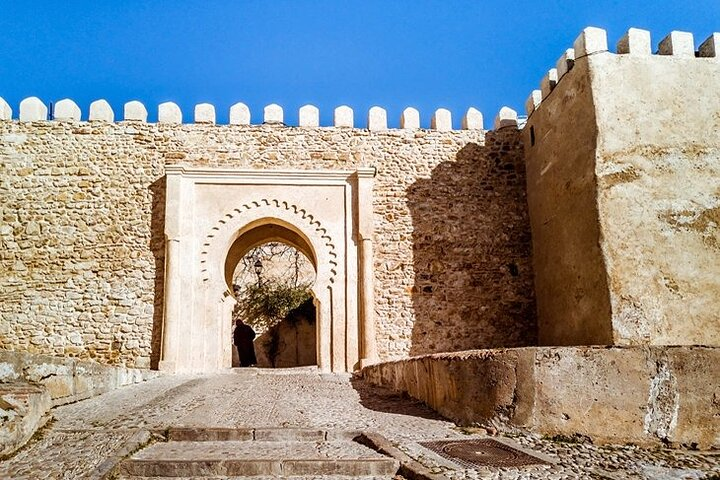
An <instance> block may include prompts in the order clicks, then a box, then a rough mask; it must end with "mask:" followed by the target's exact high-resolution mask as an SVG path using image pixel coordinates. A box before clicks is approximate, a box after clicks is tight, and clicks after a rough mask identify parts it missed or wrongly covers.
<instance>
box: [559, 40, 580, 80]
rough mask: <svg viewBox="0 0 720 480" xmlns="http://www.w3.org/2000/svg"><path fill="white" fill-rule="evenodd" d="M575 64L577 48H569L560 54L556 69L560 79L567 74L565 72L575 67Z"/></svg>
mask: <svg viewBox="0 0 720 480" xmlns="http://www.w3.org/2000/svg"><path fill="white" fill-rule="evenodd" d="M573 65H575V49H574V48H568V49H567V50H565V52H564V53H563V54H562V55H561V56H560V58H558V61H557V63H556V64H555V70H557V77H558V81H560V79H561V78H562V77H563V76H565V74H566V73H567V72H569V71H570V70H571V69H572V68H573Z"/></svg>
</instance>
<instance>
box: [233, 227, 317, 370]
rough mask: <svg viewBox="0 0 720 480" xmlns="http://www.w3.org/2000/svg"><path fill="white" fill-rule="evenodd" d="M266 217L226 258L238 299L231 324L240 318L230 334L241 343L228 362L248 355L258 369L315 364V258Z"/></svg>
mask: <svg viewBox="0 0 720 480" xmlns="http://www.w3.org/2000/svg"><path fill="white" fill-rule="evenodd" d="M264 221H265V222H267V223H261V224H259V225H258V226H255V227H254V228H251V229H250V230H248V231H246V232H245V233H244V234H242V235H240V237H238V239H237V240H236V241H235V243H234V244H233V245H232V246H231V247H230V251H229V252H228V256H227V259H226V261H225V276H226V282H227V284H228V288H230V290H231V291H233V292H234V299H235V300H236V301H237V303H236V304H235V305H234V307H233V312H232V321H231V323H232V324H237V322H238V321H240V322H241V323H240V325H238V326H237V327H235V333H234V334H233V339H234V343H235V345H236V346H237V345H238V344H239V347H238V348H236V349H233V361H232V366H233V367H240V366H246V365H249V364H250V362H249V359H250V358H253V359H254V362H252V363H254V364H255V365H256V366H258V367H261V368H276V367H301V366H310V365H317V364H318V363H317V346H318V345H319V342H318V329H317V328H316V327H317V310H316V307H315V304H316V299H315V296H314V292H313V288H318V285H317V280H318V278H317V267H316V257H315V255H314V253H313V250H312V247H311V246H310V245H309V244H308V242H307V240H306V239H304V238H302V237H301V236H299V235H298V234H297V233H295V232H294V231H292V230H290V229H288V228H287V227H285V226H283V225H279V224H277V223H276V222H275V221H274V220H273V219H265V220H264ZM248 327H250V329H252V330H250V329H248ZM253 333H254V334H255V335H256V336H255V337H254V342H252V343H251V342H250V341H249V340H250V338H248V337H249V335H252V334H253ZM253 347H254V348H253ZM238 354H239V355H238ZM241 357H242V362H241Z"/></svg>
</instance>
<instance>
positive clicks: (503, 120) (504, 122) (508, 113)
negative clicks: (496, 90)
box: [495, 95, 544, 130]
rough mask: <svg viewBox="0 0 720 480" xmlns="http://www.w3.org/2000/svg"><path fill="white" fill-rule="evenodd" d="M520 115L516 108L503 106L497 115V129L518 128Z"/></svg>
mask: <svg viewBox="0 0 720 480" xmlns="http://www.w3.org/2000/svg"><path fill="white" fill-rule="evenodd" d="M543 97H544V95H543ZM517 120H518V115H517V112H516V111H515V110H513V109H512V108H509V107H502V108H501V109H500V111H499V112H498V114H497V116H496V117H495V130H498V129H500V128H504V127H515V128H517V124H518V123H517Z"/></svg>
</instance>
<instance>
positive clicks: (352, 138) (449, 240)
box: [0, 121, 536, 367]
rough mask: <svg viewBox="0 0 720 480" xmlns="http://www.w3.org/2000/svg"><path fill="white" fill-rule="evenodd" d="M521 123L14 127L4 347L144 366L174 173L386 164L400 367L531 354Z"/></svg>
mask: <svg viewBox="0 0 720 480" xmlns="http://www.w3.org/2000/svg"><path fill="white" fill-rule="evenodd" d="M519 137H520V136H519V134H518V132H517V130H516V129H514V128H505V129H502V130H500V131H497V132H489V133H487V137H486V134H485V132H483V131H478V130H463V131H433V130H385V131H368V130H360V129H351V128H289V127H285V126H282V125H263V126H246V125H223V126H220V125H208V124H204V125H203V124H194V125H174V124H146V123H143V122H138V121H136V122H121V123H106V122H89V123H88V122H66V121H63V122H32V123H30V122H16V121H0V155H2V163H1V165H0V168H1V169H2V170H1V171H0V178H1V179H2V183H0V200H1V202H0V204H1V205H2V207H1V208H2V224H0V241H1V242H2V251H1V253H0V255H2V258H0V292H2V293H1V295H2V303H1V304H0V314H1V315H2V321H1V322H0V347H2V348H7V349H15V350H23V351H29V352H36V353H48V354H53V355H66V356H77V357H81V358H94V359H98V360H100V361H102V362H109V363H118V364H125V365H128V366H137V367H148V366H150V365H151V364H154V363H155V362H156V361H157V355H158V352H159V342H160V328H161V322H162V298H163V296H162V293H163V292H162V285H163V241H164V239H163V225H164V218H163V217H164V213H163V212H164V181H163V171H164V166H165V165H166V164H171V163H172V164H177V163H182V164H186V165H192V166H217V167H231V168H235V167H237V168H257V169H274V168H296V169H351V168H354V167H357V166H374V167H376V168H377V178H376V180H375V191H374V213H375V217H374V220H375V242H376V248H375V275H376V277H375V281H376V284H375V290H376V319H377V339H378V348H379V353H380V356H381V358H384V359H388V358H394V357H401V356H405V355H407V354H408V353H412V354H418V353H427V352H439V351H454V350H462V349H468V348H481V347H482V348H485V347H487V348H490V347H498V346H522V345H532V344H534V343H535V342H536V325H535V307H534V299H533V293H532V292H533V289H532V269H531V261H530V244H529V242H530V235H529V225H528V219H527V213H526V206H525V205H526V200H525V193H524V191H525V187H524V185H525V177H524V164H523V161H522V145H521V142H520V138H519Z"/></svg>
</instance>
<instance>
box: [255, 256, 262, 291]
mask: <svg viewBox="0 0 720 480" xmlns="http://www.w3.org/2000/svg"><path fill="white" fill-rule="evenodd" d="M253 268H255V275H257V280H258V288H259V287H261V286H262V280H261V275H262V271H263V264H262V262H261V261H260V258H258V259H257V260H255V263H254V264H253Z"/></svg>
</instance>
